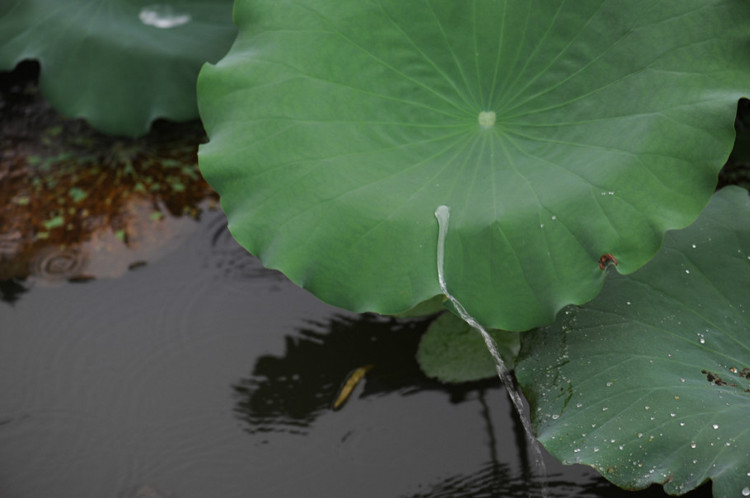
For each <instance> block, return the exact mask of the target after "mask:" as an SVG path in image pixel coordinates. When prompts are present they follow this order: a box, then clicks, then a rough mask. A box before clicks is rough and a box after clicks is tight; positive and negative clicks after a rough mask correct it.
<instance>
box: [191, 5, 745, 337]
mask: <svg viewBox="0 0 750 498" xmlns="http://www.w3.org/2000/svg"><path fill="white" fill-rule="evenodd" d="M749 17H750V4H748V3H747V2H745V1H715V2H707V1H705V0H693V1H680V2H652V1H650V0H644V1H628V2H605V1H576V2H550V1H538V2H537V1H508V2H505V1H500V0H482V1H480V0H466V1H455V0H412V1H403V0H370V1H359V2H336V1H331V0H305V1H302V2H300V1H286V0H239V1H238V2H237V4H236V6H235V22H236V23H237V25H238V27H239V30H240V33H239V36H238V39H237V41H236V42H235V44H234V45H233V47H232V49H231V50H230V52H229V54H228V55H227V56H226V57H225V58H224V59H222V60H221V61H220V62H219V63H217V64H216V65H208V66H206V67H204V69H203V70H202V73H201V75H200V77H199V80H198V93H199V107H200V109H201V116H202V118H203V120H204V124H205V126H206V128H207V131H208V133H209V136H210V139H211V141H210V143H209V144H208V145H206V146H204V147H203V148H202V151H201V153H200V162H201V168H202V171H203V173H204V175H205V177H206V178H207V179H208V181H209V182H210V183H211V184H212V185H213V186H214V187H215V188H216V189H217V190H218V191H219V192H220V194H221V196H222V202H223V206H224V209H225V211H226V213H227V215H228V216H229V221H230V229H231V231H232V233H233V234H234V236H235V238H236V239H237V240H238V241H239V242H240V243H241V244H242V245H243V246H245V247H246V248H247V249H248V250H249V251H250V252H252V253H254V254H255V255H257V256H259V257H260V259H261V260H262V261H263V262H264V264H265V265H266V266H268V267H272V268H277V269H280V270H282V271H283V272H284V273H286V274H287V275H288V276H289V277H290V278H291V279H292V280H293V281H294V282H296V283H297V284H298V285H301V286H303V287H306V288H308V289H309V290H311V291H312V292H313V293H315V294H316V295H317V296H318V297H320V298H321V299H323V300H325V301H328V302H330V303H333V304H336V305H339V306H342V307H345V308H348V309H351V310H355V311H377V312H381V313H398V312H402V311H404V310H406V309H408V308H410V307H412V306H414V305H416V304H417V303H420V302H422V301H425V300H427V299H429V298H431V297H432V296H435V295H437V294H439V293H440V288H439V286H438V278H437V271H436V263H435V259H436V256H435V254H436V239H437V223H436V221H435V218H434V216H433V213H434V211H435V209H436V208H437V207H438V206H439V205H448V206H449V207H450V208H451V219H450V228H449V230H448V235H447V240H446V246H445V247H446V258H445V275H446V280H447V285H448V289H449V291H450V292H451V294H453V295H454V296H455V297H456V298H457V299H458V300H459V301H460V302H462V303H463V305H464V306H465V307H466V309H467V310H468V312H469V313H470V314H471V315H473V316H475V317H476V318H477V319H478V320H479V322H480V323H482V324H484V325H485V326H487V327H491V328H498V329H506V330H517V331H518V330H526V329H529V328H531V327H534V326H537V325H539V324H543V323H549V322H551V321H552V320H553V319H554V316H555V313H556V312H557V311H559V310H560V309H561V308H562V307H563V306H564V305H566V304H569V303H582V302H585V301H588V300H590V299H591V298H593V297H594V296H595V295H596V294H597V293H598V291H599V290H600V288H601V286H602V284H603V281H604V275H603V272H602V271H601V270H600V268H599V263H598V261H599V259H600V257H601V256H602V255H604V254H606V253H611V254H613V255H614V256H615V257H616V258H617V259H618V260H619V269H620V271H623V272H625V273H628V272H632V271H634V270H636V269H637V268H639V267H640V266H642V265H643V264H644V263H645V262H646V261H648V260H649V259H650V258H651V257H652V256H653V254H654V253H655V252H656V251H657V249H658V248H659V245H660V243H661V240H662V237H663V233H664V231H666V230H667V229H671V228H675V227H683V226H686V225H688V224H689V223H690V222H692V221H693V220H694V219H695V217H696V216H697V215H698V213H699V212H700V210H701V209H702V208H703V207H704V206H705V205H706V203H707V202H708V199H709V198H710V195H711V192H712V191H713V188H714V186H715V184H716V175H717V172H718V171H719V169H720V167H721V165H722V164H723V162H724V160H725V159H726V158H727V156H728V155H729V152H730V151H731V148H732V142H733V137H734V132H733V126H732V125H733V121H734V116H735V111H736V107H737V100H738V99H739V98H740V96H741V95H742V91H744V90H746V89H747V83H748V74H750V31H748V29H747V19H748V18H749ZM492 113H494V114H492ZM493 116H494V122H493Z"/></svg>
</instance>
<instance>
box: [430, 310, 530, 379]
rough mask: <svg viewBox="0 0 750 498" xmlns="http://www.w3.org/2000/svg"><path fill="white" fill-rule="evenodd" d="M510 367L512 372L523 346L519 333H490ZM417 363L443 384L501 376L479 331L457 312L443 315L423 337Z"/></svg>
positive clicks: (507, 365)
mask: <svg viewBox="0 0 750 498" xmlns="http://www.w3.org/2000/svg"><path fill="white" fill-rule="evenodd" d="M488 332H489V333H490V335H491V336H492V338H493V339H494V340H495V343H496V344H497V347H498V352H499V353H500V357H501V358H502V359H503V362H504V363H505V366H506V368H508V369H512V368H513V365H514V363H515V359H516V355H517V354H518V349H519V347H520V339H519V333H518V332H508V331H504V330H489V331H488ZM417 361H418V362H419V366H420V368H421V369H422V371H423V372H424V373H425V374H426V375H427V376H428V377H434V378H436V379H438V380H441V381H443V382H470V381H474V380H481V379H487V378H490V377H496V376H497V370H496V368H495V360H493V359H492V355H490V352H489V350H488V349H487V346H486V345H485V343H484V339H483V338H482V335H481V334H480V333H479V331H477V330H475V329H474V328H472V327H471V326H470V325H469V324H467V323H466V322H465V321H463V320H462V319H460V318H459V317H457V316H456V315H454V314H453V313H448V312H446V313H443V314H442V315H440V316H439V317H438V318H437V319H436V320H435V321H434V322H432V323H431V324H430V327H429V328H428V329H427V332H425V334H424V335H423V336H422V340H421V341H420V343H419V351H418V352H417Z"/></svg>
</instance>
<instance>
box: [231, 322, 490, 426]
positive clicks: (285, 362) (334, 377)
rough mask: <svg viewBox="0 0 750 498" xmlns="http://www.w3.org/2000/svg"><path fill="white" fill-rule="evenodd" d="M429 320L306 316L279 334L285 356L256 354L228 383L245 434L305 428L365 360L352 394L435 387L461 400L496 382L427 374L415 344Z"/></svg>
mask: <svg viewBox="0 0 750 498" xmlns="http://www.w3.org/2000/svg"><path fill="white" fill-rule="evenodd" d="M430 321H431V320H430V319H423V320H408V321H407V320H396V319H393V318H387V317H382V316H379V315H373V314H363V315H359V316H358V317H357V318H356V319H354V318H350V317H346V316H337V317H335V318H334V319H332V320H331V321H330V322H329V323H326V324H323V323H310V326H309V327H307V328H304V329H301V330H299V333H298V334H297V335H294V336H287V337H285V353H284V355H283V356H273V355H266V356H261V357H260V358H258V360H257V361H256V363H255V367H254V369H253V371H252V374H251V376H250V377H248V378H246V379H242V380H241V381H240V382H239V383H237V384H236V385H234V386H233V388H234V390H235V393H236V400H237V404H236V413H237V416H238V417H239V418H240V419H241V420H243V421H245V422H246V426H245V429H246V430H247V431H248V432H250V433H258V432H276V431H279V432H291V433H297V434H306V433H307V432H308V431H309V430H310V428H311V427H312V425H313V423H314V422H315V419H316V418H317V417H318V416H319V415H321V414H323V413H327V412H330V411H331V410H332V405H333V402H334V400H335V399H336V395H337V393H338V392H339V389H340V387H341V385H342V383H344V382H345V381H346V379H347V377H348V374H349V373H351V372H352V370H354V369H356V368H360V367H362V366H364V365H372V368H371V369H370V370H369V371H368V372H367V374H366V376H365V377H364V380H362V381H361V382H360V383H359V385H358V386H357V388H356V389H355V390H354V394H353V395H352V396H356V397H363V398H364V397H368V396H380V395H384V394H388V393H396V394H400V395H402V396H408V395H410V394H413V393H417V392H424V391H427V390H436V391H441V392H446V393H447V394H448V395H449V396H450V401H451V402H452V403H460V402H461V401H463V400H465V399H466V395H467V393H469V392H471V391H473V390H475V389H478V388H486V387H487V386H491V385H494V384H495V383H494V382H493V381H492V380H490V381H486V382H479V383H469V384H461V385H446V384H441V383H439V382H437V381H433V380H431V379H428V378H427V377H425V375H424V374H423V373H422V372H421V370H420V369H419V365H418V364H417V361H416V358H415V351H416V350H417V345H418V343H419V340H420V338H421V336H422V334H423V333H424V331H425V330H426V329H427V327H428V326H429V323H430ZM343 409H344V410H346V406H344V408H343Z"/></svg>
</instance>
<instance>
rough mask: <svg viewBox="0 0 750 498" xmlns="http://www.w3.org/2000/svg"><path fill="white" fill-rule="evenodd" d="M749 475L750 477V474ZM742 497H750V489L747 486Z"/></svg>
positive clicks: (743, 489)
mask: <svg viewBox="0 0 750 498" xmlns="http://www.w3.org/2000/svg"><path fill="white" fill-rule="evenodd" d="M748 475H750V474H748ZM742 496H750V488H749V487H747V486H745V487H744V488H742Z"/></svg>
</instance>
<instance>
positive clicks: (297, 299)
mask: <svg viewBox="0 0 750 498" xmlns="http://www.w3.org/2000/svg"><path fill="white" fill-rule="evenodd" d="M27 288H28V289H29V290H28V292H25V293H23V294H22V295H20V296H17V297H18V299H17V300H16V301H15V302H14V303H12V304H11V303H8V302H5V303H0V306H2V307H0V393H2V395H1V396H0V490H2V491H1V492H0V496H2V497H3V498H38V497H42V496H55V497H76V498H83V497H92V498H93V497H136V496H137V497H152V496H153V497H158V496H164V497H179V498H198V497H201V498H205V497H223V498H231V497H245V496H249V495H251V496H268V497H301V496H321V497H323V496H359V497H379V498H383V497H452V496H455V497H459V496H498V497H502V496H519V497H520V496H533V493H535V492H536V491H535V490H536V487H535V485H534V484H533V481H532V480H531V479H529V475H530V472H531V470H530V469H529V468H528V460H529V458H528V456H527V455H526V446H525V442H524V436H523V431H522V429H521V427H520V424H518V423H517V421H516V420H515V419H514V416H513V411H512V408H511V405H510V403H509V402H508V399H507V396H506V395H505V393H504V392H503V391H502V389H501V388H500V387H499V386H498V385H497V384H498V383H497V382H496V381H491V382H486V383H479V384H472V385H467V386H463V387H449V386H443V385H440V384H438V383H435V382H432V381H430V380H429V379H427V378H425V377H424V376H423V375H422V374H421V373H420V371H419V368H418V366H417V364H416V362H415V360H414V353H415V349H416V344H417V341H418V339H419V334H420V333H421V331H422V330H424V327H425V323H424V322H420V321H400V322H397V321H392V320H388V319H385V318H382V317H376V316H371V315H356V314H352V313H347V312H343V311H342V310H340V309H337V308H333V307H331V306H328V305H325V304H323V303H321V302H319V301H318V300H316V299H315V298H314V297H312V296H311V295H309V294H308V293H306V292H305V291H303V290H300V289H298V288H297V287H295V286H294V285H292V284H290V283H289V282H288V281H287V280H285V279H284V278H283V277H282V276H281V275H279V274H277V273H274V272H270V271H267V270H264V269H263V268H262V267H261V266H260V264H259V263H258V262H257V261H256V260H255V259H254V258H252V257H251V256H249V255H247V254H246V253H245V252H244V251H243V250H242V249H241V248H239V247H237V246H236V245H235V243H234V242H233V240H232V239H231V238H230V236H229V235H228V233H227V231H226V230H225V229H224V218H223V216H222V214H221V213H220V212H218V211H213V212H206V213H204V216H202V219H201V221H200V224H199V225H198V227H197V229H196V230H195V231H194V232H193V234H192V235H190V236H188V237H185V239H184V240H183V243H182V244H181V245H180V247H179V248H178V249H177V250H175V252H173V253H171V254H170V255H168V256H167V257H163V258H161V259H160V260H158V261H156V262H154V263H151V262H149V263H148V264H146V265H145V266H142V267H139V268H137V269H136V270H133V271H129V272H128V273H126V274H125V275H123V276H121V277H119V278H109V279H94V280H90V281H86V282H83V283H80V282H79V283H69V282H65V283H60V284H57V285H54V286H45V285H42V284H41V283H37V284H28V285H27ZM367 364H371V365H373V368H372V369H371V370H370V371H369V372H368V373H367V374H366V375H365V378H364V380H363V381H362V382H360V383H359V385H358V386H357V387H356V388H355V390H354V392H353V394H352V396H351V398H350V399H349V400H348V402H347V403H346V404H345V405H343V407H342V408H341V409H339V410H337V411H334V410H332V409H331V405H332V402H333V400H334V399H335V397H336V393H337V390H338V388H339V386H340V385H341V383H342V382H343V381H344V380H345V379H346V377H347V375H348V373H349V372H350V371H351V370H352V369H355V368H358V367H361V366H363V365H367ZM547 465H548V467H549V469H550V473H551V476H550V481H551V489H550V495H551V496H561V497H562V496H585V497H588V496H591V497H594V496H666V495H663V494H662V493H661V492H658V493H657V492H653V493H648V492H646V493H643V492H642V493H636V494H631V493H624V492H620V491H619V490H617V489H616V488H614V487H611V486H609V485H608V484H607V483H606V481H604V480H603V479H601V478H598V477H597V474H596V473H595V472H594V471H592V470H590V469H587V468H584V467H573V468H571V467H562V466H560V465H559V464H556V462H555V461H554V460H553V459H551V458H547ZM654 491H658V490H654Z"/></svg>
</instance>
